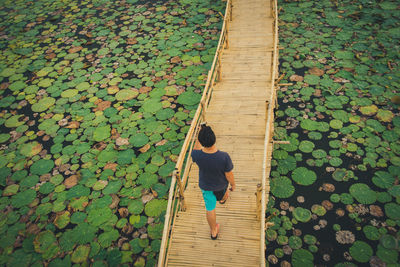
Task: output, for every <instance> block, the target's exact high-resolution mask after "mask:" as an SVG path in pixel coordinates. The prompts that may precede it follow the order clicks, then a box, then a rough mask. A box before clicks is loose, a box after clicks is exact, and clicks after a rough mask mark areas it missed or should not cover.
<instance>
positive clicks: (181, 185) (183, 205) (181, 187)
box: [174, 170, 186, 211]
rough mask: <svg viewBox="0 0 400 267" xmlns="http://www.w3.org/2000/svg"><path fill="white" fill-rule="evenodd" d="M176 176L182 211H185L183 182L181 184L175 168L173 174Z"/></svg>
mask: <svg viewBox="0 0 400 267" xmlns="http://www.w3.org/2000/svg"><path fill="white" fill-rule="evenodd" d="M174 175H175V176H176V181H177V182H178V186H179V197H180V199H181V202H182V206H181V207H182V208H181V209H182V211H186V203H185V195H184V193H183V192H184V191H183V190H184V188H183V184H182V180H181V176H180V175H179V171H178V170H175V174H174Z"/></svg>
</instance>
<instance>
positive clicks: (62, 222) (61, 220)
mask: <svg viewBox="0 0 400 267" xmlns="http://www.w3.org/2000/svg"><path fill="white" fill-rule="evenodd" d="M69 222H70V213H69V211H65V212H63V213H61V214H57V216H56V219H55V220H54V225H55V226H57V228H59V229H63V228H65V227H66V226H67V225H68V224H69Z"/></svg>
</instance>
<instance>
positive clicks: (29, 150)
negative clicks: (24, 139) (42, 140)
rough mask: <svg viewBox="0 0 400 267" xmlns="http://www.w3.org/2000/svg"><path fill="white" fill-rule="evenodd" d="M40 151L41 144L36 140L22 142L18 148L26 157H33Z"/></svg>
mask: <svg viewBox="0 0 400 267" xmlns="http://www.w3.org/2000/svg"><path fill="white" fill-rule="evenodd" d="M40 151H42V145H41V144H39V143H38V142H36V141H34V142H29V143H27V144H24V145H23V146H22V147H21V149H20V153H21V154H22V155H24V156H26V157H33V156H34V155H37V154H39V153H40Z"/></svg>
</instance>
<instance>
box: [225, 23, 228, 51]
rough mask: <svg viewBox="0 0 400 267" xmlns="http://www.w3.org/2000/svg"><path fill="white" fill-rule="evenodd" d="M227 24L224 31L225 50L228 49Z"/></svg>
mask: <svg viewBox="0 0 400 267" xmlns="http://www.w3.org/2000/svg"><path fill="white" fill-rule="evenodd" d="M228 27H229V26H228V23H226V29H225V48H226V49H228V48H229V42H228Z"/></svg>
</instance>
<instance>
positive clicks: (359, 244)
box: [349, 241, 373, 262]
mask: <svg viewBox="0 0 400 267" xmlns="http://www.w3.org/2000/svg"><path fill="white" fill-rule="evenodd" d="M349 252H350V255H351V256H352V257H353V259H355V260H356V261H358V262H368V261H369V259H370V258H371V256H372V255H373V250H372V248H371V247H370V246H369V245H368V244H367V243H365V242H363V241H356V242H354V244H353V245H352V246H351V247H350V250H349Z"/></svg>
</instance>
